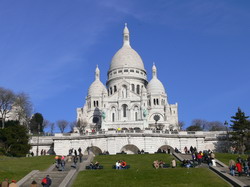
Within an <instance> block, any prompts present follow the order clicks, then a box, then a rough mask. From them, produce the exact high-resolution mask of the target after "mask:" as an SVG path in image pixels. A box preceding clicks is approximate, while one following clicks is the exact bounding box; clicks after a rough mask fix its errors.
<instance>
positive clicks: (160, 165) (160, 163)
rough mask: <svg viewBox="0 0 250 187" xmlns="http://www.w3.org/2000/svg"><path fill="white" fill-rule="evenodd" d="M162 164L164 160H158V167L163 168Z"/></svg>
mask: <svg viewBox="0 0 250 187" xmlns="http://www.w3.org/2000/svg"><path fill="white" fill-rule="evenodd" d="M164 164H165V162H163V161H162V160H160V162H159V167H160V168H163V166H164Z"/></svg>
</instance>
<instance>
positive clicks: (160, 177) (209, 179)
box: [73, 154, 230, 187]
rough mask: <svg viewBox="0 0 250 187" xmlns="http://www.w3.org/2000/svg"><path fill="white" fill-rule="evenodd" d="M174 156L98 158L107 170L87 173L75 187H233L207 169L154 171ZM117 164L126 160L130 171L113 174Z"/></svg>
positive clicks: (81, 174) (78, 180) (115, 171)
mask: <svg viewBox="0 0 250 187" xmlns="http://www.w3.org/2000/svg"><path fill="white" fill-rule="evenodd" d="M172 158H173V157H172V156H171V155H167V154H154V155H112V156H97V157H96V158H95V160H97V161H98V162H100V164H101V165H103V166H104V169H103V170H88V171H82V172H80V173H79V174H78V176H77V179H76V180H75V182H74V185H73V187H79V186H82V184H86V185H88V186H102V187H103V186H108V187H112V186H114V187H116V186H119V187H120V186H137V187H139V186H143V187H145V186H150V187H155V186H192V187H193V186H194V187H195V186H204V187H205V186H210V187H211V186H220V187H223V186H230V185H228V184H227V183H226V182H225V181H223V180H222V179H221V178H220V177H218V176H217V175H216V174H214V173H213V172H211V171H210V170H209V169H206V168H190V169H187V168H181V167H178V168H167V169H158V170H156V169H153V167H152V162H153V161H154V160H156V159H158V160H163V161H165V162H166V163H168V164H170V161H171V160H172ZM116 160H125V161H126V162H127V163H128V164H129V165H130V166H131V168H130V169H128V170H114V169H112V168H111V167H112V165H114V164H115V162H116Z"/></svg>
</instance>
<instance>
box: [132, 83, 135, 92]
mask: <svg viewBox="0 0 250 187" xmlns="http://www.w3.org/2000/svg"><path fill="white" fill-rule="evenodd" d="M131 87H132V92H135V85H134V84H132V85H131Z"/></svg>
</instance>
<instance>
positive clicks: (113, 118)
mask: <svg viewBox="0 0 250 187" xmlns="http://www.w3.org/2000/svg"><path fill="white" fill-rule="evenodd" d="M112 122H115V113H112Z"/></svg>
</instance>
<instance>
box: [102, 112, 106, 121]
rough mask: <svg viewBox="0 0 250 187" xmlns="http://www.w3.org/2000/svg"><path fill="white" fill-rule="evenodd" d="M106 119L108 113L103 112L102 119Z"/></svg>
mask: <svg viewBox="0 0 250 187" xmlns="http://www.w3.org/2000/svg"><path fill="white" fill-rule="evenodd" d="M105 118H106V113H105V112H102V119H104V120H105Z"/></svg>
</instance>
